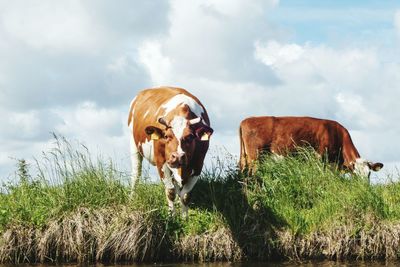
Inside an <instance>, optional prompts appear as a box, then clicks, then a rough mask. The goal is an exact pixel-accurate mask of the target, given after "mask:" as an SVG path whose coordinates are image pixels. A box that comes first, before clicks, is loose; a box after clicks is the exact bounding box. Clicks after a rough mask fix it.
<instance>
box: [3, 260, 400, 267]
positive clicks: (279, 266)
mask: <svg viewBox="0 0 400 267" xmlns="http://www.w3.org/2000/svg"><path fill="white" fill-rule="evenodd" d="M81 266H99V267H290V266H297V267H331V266H333V267H347V266H351V267H353V266H354V267H367V266H368V267H382V266H388V267H394V266H400V262H375V261H366V262H362V261H352V262H336V261H309V262H302V263H297V262H243V263H226V262H224V263H166V264H161V263H154V264H149V263H147V264H126V265H120V264H116V265H105V264H90V265H74V264H65V265H63V264H60V265H51V264H35V265H32V264H18V265H13V264H3V265H2V264H0V267H81Z"/></svg>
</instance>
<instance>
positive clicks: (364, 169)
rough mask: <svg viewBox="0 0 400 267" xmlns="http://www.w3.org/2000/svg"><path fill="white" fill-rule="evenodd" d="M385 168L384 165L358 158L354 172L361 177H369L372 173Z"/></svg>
mask: <svg viewBox="0 0 400 267" xmlns="http://www.w3.org/2000/svg"><path fill="white" fill-rule="evenodd" d="M382 168H383V164H382V163H380V162H377V163H372V162H370V161H367V160H365V159H361V158H358V159H356V162H355V163H354V172H355V173H356V174H358V175H360V176H364V177H369V176H370V175H371V170H372V171H375V172H377V171H379V170H380V169H382Z"/></svg>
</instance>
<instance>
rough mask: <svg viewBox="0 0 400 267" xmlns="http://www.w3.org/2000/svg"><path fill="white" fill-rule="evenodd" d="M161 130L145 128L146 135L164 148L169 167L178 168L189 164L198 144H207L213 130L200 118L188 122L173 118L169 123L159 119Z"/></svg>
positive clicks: (181, 118)
mask: <svg viewBox="0 0 400 267" xmlns="http://www.w3.org/2000/svg"><path fill="white" fill-rule="evenodd" d="M158 122H159V123H160V124H161V125H162V126H163V127H162V128H159V127H155V126H148V127H146V129H145V131H146V134H147V135H148V136H149V137H150V138H151V139H152V140H156V141H157V142H159V143H161V145H162V146H163V147H164V155H165V160H166V162H167V164H168V165H169V167H171V168H180V167H184V166H186V165H187V164H188V163H190V162H191V160H192V158H193V154H194V151H195V148H196V143H198V142H208V140H209V137H210V136H211V134H212V133H213V129H211V128H210V127H209V126H207V125H205V124H204V123H203V122H202V119H201V118H195V119H191V120H188V119H186V118H185V117H183V116H175V117H173V119H172V120H171V121H170V122H167V121H166V120H165V118H162V117H161V118H159V119H158Z"/></svg>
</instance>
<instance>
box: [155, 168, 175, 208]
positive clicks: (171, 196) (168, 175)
mask: <svg viewBox="0 0 400 267" xmlns="http://www.w3.org/2000/svg"><path fill="white" fill-rule="evenodd" d="M159 172H160V177H161V178H162V181H163V183H164V185H165V196H166V197H167V202H168V209H169V211H170V213H171V214H175V206H174V200H175V196H176V191H175V185H174V183H173V179H172V178H173V175H172V172H171V170H170V169H169V168H168V165H167V164H166V163H165V164H164V165H163V167H162V168H161V171H159Z"/></svg>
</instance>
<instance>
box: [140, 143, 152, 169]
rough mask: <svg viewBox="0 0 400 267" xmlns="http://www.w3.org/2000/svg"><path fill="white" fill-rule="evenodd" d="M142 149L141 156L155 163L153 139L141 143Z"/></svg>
mask: <svg viewBox="0 0 400 267" xmlns="http://www.w3.org/2000/svg"><path fill="white" fill-rule="evenodd" d="M142 151H143V156H144V157H145V158H146V159H147V160H148V161H149V162H150V163H151V164H153V165H155V162H154V140H150V141H148V140H146V142H144V143H143V144H142Z"/></svg>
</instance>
